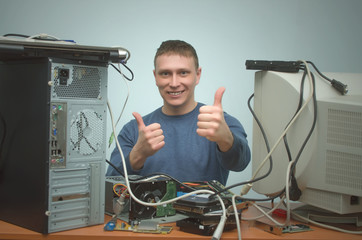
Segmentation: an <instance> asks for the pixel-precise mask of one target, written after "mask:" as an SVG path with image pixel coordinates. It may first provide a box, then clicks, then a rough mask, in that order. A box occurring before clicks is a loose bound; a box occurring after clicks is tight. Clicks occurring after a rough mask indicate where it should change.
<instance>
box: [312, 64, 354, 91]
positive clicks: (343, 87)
mask: <svg viewBox="0 0 362 240" xmlns="http://www.w3.org/2000/svg"><path fill="white" fill-rule="evenodd" d="M307 63H309V64H311V65H312V66H313V68H314V69H315V70H316V71H317V73H318V74H319V75H320V76H321V77H322V78H324V79H325V80H327V81H329V82H330V83H331V85H332V87H333V88H334V89H336V90H337V91H338V92H339V93H340V94H342V95H345V94H347V93H348V86H347V85H346V84H343V83H342V82H340V81H337V80H336V79H330V78H328V77H326V76H325V75H324V74H322V73H321V72H320V71H319V70H318V68H317V67H316V66H315V65H314V63H313V62H311V61H307Z"/></svg>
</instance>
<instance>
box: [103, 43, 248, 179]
mask: <svg viewBox="0 0 362 240" xmlns="http://www.w3.org/2000/svg"><path fill="white" fill-rule="evenodd" d="M154 66H155V69H154V71H153V74H154V77H155V81H156V85H157V87H158V89H159V92H160V95H161V97H162V98H163V106H162V107H160V108H158V109H156V110H155V111H153V112H152V113H150V114H148V115H146V116H144V117H142V116H141V115H140V114H139V113H137V112H134V113H133V116H134V118H135V119H134V120H132V121H130V122H129V123H127V124H126V125H125V126H124V127H123V128H122V130H121V132H120V134H119V135H118V140H119V142H120V145H121V148H122V151H123V154H124V156H125V158H126V164H127V171H128V173H129V174H137V175H142V176H145V175H149V174H153V173H156V172H157V173H161V172H162V173H166V174H168V175H171V176H172V177H175V178H176V179H178V180H180V181H208V180H218V181H219V182H221V183H222V184H224V185H225V184H226V181H227V179H228V176H229V171H230V170H232V171H242V170H244V169H245V167H246V166H247V165H248V163H249V162H250V149H249V146H248V142H247V140H246V133H245V131H244V128H243V126H242V125H241V123H240V122H239V121H238V120H237V119H236V118H234V117H232V116H230V115H229V114H227V113H225V112H224V111H223V109H222V104H221V100H222V96H223V94H224V91H225V88H223V87H221V88H219V89H218V90H217V91H216V93H215V97H214V104H213V105H211V106H207V105H204V104H202V103H199V102H197V101H196V100H195V88H196V86H197V85H198V83H199V81H200V77H201V68H200V67H199V61H198V57H197V53H196V51H195V49H194V48H193V47H192V46H191V45H190V44H188V43H186V42H184V41H180V40H169V41H165V42H163V43H162V44H161V46H160V47H159V49H158V50H157V52H156V55H155V59H154ZM111 162H112V163H113V164H115V165H116V166H117V167H118V168H119V169H121V170H122V171H123V167H122V163H121V156H120V153H119V151H118V149H117V148H115V150H114V151H113V153H112V155H111ZM107 175H119V174H118V173H117V172H116V171H115V170H114V169H113V168H112V167H111V166H109V167H108V170H107Z"/></svg>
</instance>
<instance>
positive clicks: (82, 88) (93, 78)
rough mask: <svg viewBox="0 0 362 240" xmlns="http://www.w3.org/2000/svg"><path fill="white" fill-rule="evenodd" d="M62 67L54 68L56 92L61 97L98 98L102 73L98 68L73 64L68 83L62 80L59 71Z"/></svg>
mask: <svg viewBox="0 0 362 240" xmlns="http://www.w3.org/2000/svg"><path fill="white" fill-rule="evenodd" d="M59 69H62V68H61V67H55V68H54V72H55V74H54V76H55V77H54V94H55V95H56V97H59V98H87V99H96V98H98V97H99V96H100V91H101V74H100V72H99V69H98V68H95V67H82V66H72V67H71V69H69V70H70V72H69V74H70V75H69V79H67V82H66V84H64V82H61V79H60V74H59V73H58V71H59Z"/></svg>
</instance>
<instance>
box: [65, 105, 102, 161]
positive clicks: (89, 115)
mask: <svg viewBox="0 0 362 240" xmlns="http://www.w3.org/2000/svg"><path fill="white" fill-rule="evenodd" d="M70 131H71V133H70V135H71V136H70V141H71V149H72V150H73V151H77V152H78V153H79V154H81V155H92V154H94V153H96V152H97V151H98V150H99V149H100V146H101V145H102V144H103V132H104V129H103V118H102V115H100V114H98V113H97V112H95V111H94V110H82V111H79V112H78V113H77V115H76V116H75V119H73V121H72V122H71V129H70Z"/></svg>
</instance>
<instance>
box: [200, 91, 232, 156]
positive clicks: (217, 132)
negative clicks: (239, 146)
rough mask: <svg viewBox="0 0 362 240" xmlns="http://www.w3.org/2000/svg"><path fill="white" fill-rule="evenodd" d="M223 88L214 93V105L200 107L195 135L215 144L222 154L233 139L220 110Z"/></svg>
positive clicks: (230, 145)
mask: <svg viewBox="0 0 362 240" xmlns="http://www.w3.org/2000/svg"><path fill="white" fill-rule="evenodd" d="M224 92H225V88H224V87H221V88H219V89H218V90H217V91H216V93H215V99H214V105H212V106H202V107H201V108H200V114H199V117H198V122H197V126H198V129H197V130H196V131H197V134H199V135H200V136H202V137H206V138H207V139H208V140H210V141H213V142H216V143H217V145H218V146H219V149H220V150H221V151H222V152H226V151H228V150H229V149H230V148H231V147H232V145H233V142H234V137H233V135H232V133H231V131H230V129H229V126H228V125H227V124H226V122H225V118H224V112H223V109H222V104H221V100H222V96H223V94H224Z"/></svg>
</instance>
